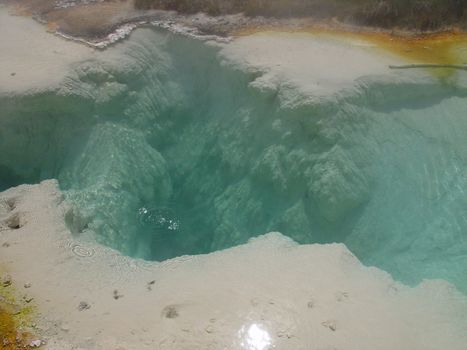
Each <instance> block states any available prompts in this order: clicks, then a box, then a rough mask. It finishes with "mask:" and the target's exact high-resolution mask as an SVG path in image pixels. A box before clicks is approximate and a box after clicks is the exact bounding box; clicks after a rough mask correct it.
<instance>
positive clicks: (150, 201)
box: [0, 31, 467, 292]
mask: <svg viewBox="0 0 467 350" xmlns="http://www.w3.org/2000/svg"><path fill="white" fill-rule="evenodd" d="M143 34H144V35H143ZM125 45H126V46H125V47H126V48H125V49H124V50H123V49H122V51H123V53H122V54H121V56H120V57H119V60H118V61H119V62H118V64H114V63H110V62H109V61H105V60H103V61H88V62H83V63H82V64H79V65H77V66H76V67H75V73H74V74H72V75H71V76H70V77H69V78H68V79H67V81H66V82H65V84H63V87H62V88H60V89H57V90H56V91H53V92H43V93H35V94H30V95H27V96H20V97H3V98H0V149H1V154H0V189H5V188H8V187H10V186H13V185H17V184H21V183H25V182H38V181H39V180H41V179H47V178H57V179H58V180H59V182H60V186H61V187H62V189H63V190H64V192H65V194H66V196H67V198H68V199H69V200H70V201H71V202H72V203H73V204H74V205H75V206H76V208H77V209H78V210H76V213H78V212H79V215H78V214H76V213H75V214H76V215H75V217H74V218H72V219H71V221H72V224H70V227H72V228H73V231H74V233H75V234H77V235H79V234H80V232H83V231H87V232H94V236H95V238H96V239H97V240H98V241H99V242H101V243H103V244H106V245H109V246H111V247H113V248H116V249H118V250H120V251H121V252H123V253H124V254H127V255H131V256H135V257H140V258H144V259H151V260H164V259H167V258H170V257H174V256H180V255H184V254H200V253H208V252H211V251H215V250H219V249H224V248H227V247H231V246H234V245H238V244H241V243H244V242H246V241H247V240H248V239H249V238H250V237H253V236H257V235H260V234H264V233H266V232H270V231H280V232H282V233H283V234H285V235H288V236H290V237H291V238H293V239H294V240H296V241H297V242H299V243H314V242H319V243H327V242H344V243H345V244H346V245H347V246H348V247H349V248H350V249H351V250H352V251H353V252H354V253H355V254H356V255H357V256H358V257H359V258H360V259H361V260H362V261H363V262H364V263H366V264H371V265H376V266H378V267H381V268H383V269H385V270H387V271H388V272H390V273H391V274H393V276H394V277H395V278H397V279H399V280H401V281H403V282H406V283H410V284H415V283H418V282H419V281H421V280H422V279H423V278H443V279H446V280H448V281H450V282H452V283H454V284H455V285H456V286H457V287H458V288H460V289H461V290H463V291H464V292H465V291H467V197H466V191H467V172H466V162H467V137H465V135H467V117H466V114H465V111H466V110H467V93H466V92H467V91H465V90H462V89H460V88H456V87H453V86H450V85H446V84H444V83H442V82H437V83H415V82H414V83H410V84H409V83H405V84H403V83H398V84H396V83H383V82H377V81H376V80H375V81H371V80H368V82H367V83H362V85H361V86H360V87H359V88H358V89H355V91H353V92H352V93H347V94H345V95H339V96H335V97H333V98H329V99H325V100H322V101H320V102H316V101H314V102H306V100H304V101H300V100H295V101H294V103H284V100H283V94H282V96H281V94H280V93H277V94H274V93H268V94H262V93H260V92H258V91H257V90H255V89H254V88H252V87H250V86H249V83H250V82H252V81H253V80H254V79H255V78H256V77H257V76H258V74H259V73H245V72H241V71H237V70H235V69H234V68H233V67H231V66H229V65H225V64H223V63H222V61H221V59H220V58H219V56H218V54H217V51H218V49H216V48H214V47H209V46H206V45H205V44H202V43H200V42H197V41H193V40H190V39H186V38H182V37H178V36H174V35H171V34H166V33H164V32H152V33H151V34H148V32H147V31H139V32H137V33H135V35H133V37H132V39H131V41H130V42H127V43H126V44H125Z"/></svg>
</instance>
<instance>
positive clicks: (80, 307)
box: [78, 301, 91, 311]
mask: <svg viewBox="0 0 467 350" xmlns="http://www.w3.org/2000/svg"><path fill="white" fill-rule="evenodd" d="M90 308H91V305H89V304H88V303H87V302H85V301H82V302H80V303H79V305H78V310H79V311H84V310H88V309H90Z"/></svg>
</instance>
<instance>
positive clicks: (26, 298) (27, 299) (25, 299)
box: [23, 295, 34, 304]
mask: <svg viewBox="0 0 467 350" xmlns="http://www.w3.org/2000/svg"><path fill="white" fill-rule="evenodd" d="M23 300H24V301H25V302H26V303H28V304H29V303H30V302H31V301H33V300H34V298H31V297H28V296H27V295H25V296H23Z"/></svg>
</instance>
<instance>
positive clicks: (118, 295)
mask: <svg viewBox="0 0 467 350" xmlns="http://www.w3.org/2000/svg"><path fill="white" fill-rule="evenodd" d="M121 297H123V295H122V294H118V290H116V289H115V290H114V299H115V300H118V299H120V298H121Z"/></svg>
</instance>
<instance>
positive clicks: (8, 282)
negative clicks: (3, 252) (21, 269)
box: [2, 275, 13, 287]
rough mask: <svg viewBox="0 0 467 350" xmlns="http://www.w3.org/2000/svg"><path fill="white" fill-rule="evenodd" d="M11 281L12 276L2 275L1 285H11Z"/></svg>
mask: <svg viewBox="0 0 467 350" xmlns="http://www.w3.org/2000/svg"><path fill="white" fill-rule="evenodd" d="M12 282H13V281H12V278H11V276H10V275H4V276H3V277H2V285H3V286H4V287H8V286H11V283H12Z"/></svg>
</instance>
